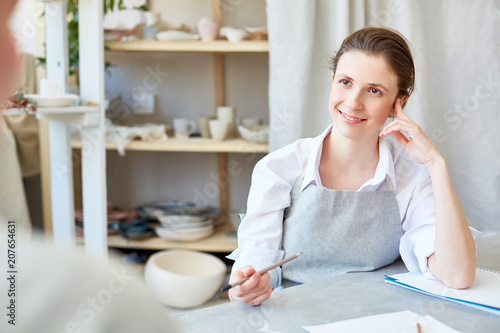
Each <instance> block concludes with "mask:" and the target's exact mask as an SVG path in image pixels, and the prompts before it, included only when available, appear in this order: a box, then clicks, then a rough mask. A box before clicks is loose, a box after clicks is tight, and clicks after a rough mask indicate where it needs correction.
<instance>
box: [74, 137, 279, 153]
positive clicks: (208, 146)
mask: <svg viewBox="0 0 500 333" xmlns="http://www.w3.org/2000/svg"><path fill="white" fill-rule="evenodd" d="M71 147H73V148H77V149H80V148H81V147H82V141H81V140H80V139H72V140H71ZM106 149H117V146H116V144H115V143H114V142H112V141H107V142H106ZM125 149H126V150H135V151H173V152H219V153H268V152H269V145H268V144H267V143H252V142H248V141H245V140H243V139H231V140H223V141H214V140H211V139H203V138H189V139H177V138H171V139H170V138H169V139H167V140H166V141H139V140H135V141H132V142H130V143H129V144H128V145H127V146H126V148H125Z"/></svg>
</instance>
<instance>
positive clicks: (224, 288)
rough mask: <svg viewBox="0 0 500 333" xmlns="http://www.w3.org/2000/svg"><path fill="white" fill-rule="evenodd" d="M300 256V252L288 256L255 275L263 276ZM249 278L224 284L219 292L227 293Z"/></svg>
mask: <svg viewBox="0 0 500 333" xmlns="http://www.w3.org/2000/svg"><path fill="white" fill-rule="evenodd" d="M301 254H302V252H300V253H297V254H294V255H293V256H290V257H288V258H285V259H283V260H281V261H280V262H277V263H275V264H274V265H271V266H269V267H266V268H264V269H261V270H260V271H258V272H257V273H259V274H264V273H266V272H268V271H270V270H271V269H273V268H276V267H278V266H281V265H283V264H285V263H287V262H289V261H290V260H293V259H295V258H298V257H299V256H300V255H301ZM249 278H250V276H247V277H244V278H243V279H240V280H238V281H236V282H233V283H228V284H226V285H225V286H224V287H222V288H221V289H220V291H228V290H229V289H231V288H233V287H236V286H239V285H240V284H242V283H243V282H245V281H246V280H248V279H249Z"/></svg>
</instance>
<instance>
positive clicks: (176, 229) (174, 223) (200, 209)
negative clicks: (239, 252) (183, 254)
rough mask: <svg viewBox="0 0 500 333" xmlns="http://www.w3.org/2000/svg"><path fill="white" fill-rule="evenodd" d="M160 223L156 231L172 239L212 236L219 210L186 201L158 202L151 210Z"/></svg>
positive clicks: (190, 239) (180, 239)
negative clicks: (214, 220) (214, 221)
mask: <svg viewBox="0 0 500 333" xmlns="http://www.w3.org/2000/svg"><path fill="white" fill-rule="evenodd" d="M150 214H152V215H154V216H155V217H156V218H157V219H158V221H159V222H160V225H159V226H157V227H156V233H157V234H158V236H160V237H161V238H165V239H167V240H171V241H195V240H198V239H202V238H205V237H208V236H210V235H211V234H212V233H213V231H214V223H213V219H214V217H215V216H217V211H216V210H214V209H213V208H212V207H210V206H199V205H196V204H195V203H192V202H186V201H168V202H161V203H156V204H155V205H154V209H153V210H150Z"/></svg>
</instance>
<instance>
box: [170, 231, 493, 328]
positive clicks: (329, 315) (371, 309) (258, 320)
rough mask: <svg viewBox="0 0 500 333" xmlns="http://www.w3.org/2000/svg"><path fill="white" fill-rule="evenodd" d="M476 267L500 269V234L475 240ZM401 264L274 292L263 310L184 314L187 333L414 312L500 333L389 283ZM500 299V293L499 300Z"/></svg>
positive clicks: (461, 310) (460, 309) (481, 316)
mask: <svg viewBox="0 0 500 333" xmlns="http://www.w3.org/2000/svg"><path fill="white" fill-rule="evenodd" d="M477 244H478V260H477V264H478V266H484V267H488V268H492V269H496V270H500V234H495V235H491V236H489V237H483V238H480V239H478V240H477ZM406 271H407V270H406V268H405V266H404V264H403V263H402V262H401V261H398V262H395V263H394V264H392V265H390V266H387V267H384V268H381V269H379V270H376V271H373V272H363V273H347V274H342V275H339V276H334V277H331V278H328V279H325V280H321V281H317V282H313V283H307V284H303V285H300V286H295V287H291V288H288V289H284V290H276V291H274V292H273V294H272V296H271V298H270V299H269V300H267V301H266V302H264V303H263V304H262V305H261V306H258V307H251V306H249V305H247V304H244V303H242V302H231V303H226V304H221V305H217V306H213V307H209V308H205V309H201V310H196V311H192V312H187V313H185V314H183V315H180V316H179V317H178V318H177V319H178V320H179V326H180V328H182V330H183V331H185V332H190V333H194V332H241V333H243V332H245V333H246V332H249V333H250V332H305V331H304V329H303V328H302V327H303V326H308V325H319V324H326V323H330V322H335V321H339V320H345V319H352V318H357V317H362V316H370V315H376V314H382V313H388V312H397V311H403V310H410V311H413V312H416V313H418V314H420V315H430V316H432V317H434V318H436V319H438V320H440V321H442V322H443V323H445V324H446V325H448V326H450V327H452V328H454V329H456V330H459V331H461V332H480V333H486V332H495V333H498V332H500V316H498V315H494V314H490V313H488V312H485V311H481V310H476V309H473V308H470V307H467V306H464V305H461V304H455V303H453V302H449V301H445V300H441V299H438V298H436V297H431V296H426V295H423V294H420V293H418V292H414V291H411V290H406V289H404V288H401V287H397V286H393V285H389V284H386V283H385V282H384V275H386V274H396V273H403V272H406ZM498 297H500V295H499V296H498Z"/></svg>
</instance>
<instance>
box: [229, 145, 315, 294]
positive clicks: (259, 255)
mask: <svg viewBox="0 0 500 333" xmlns="http://www.w3.org/2000/svg"><path fill="white" fill-rule="evenodd" d="M305 146H308V144H307V141H302V140H299V141H298V142H296V143H294V144H292V145H290V146H287V147H284V148H282V149H280V150H278V151H276V152H273V153H271V154H269V155H267V156H266V157H264V158H263V159H262V160H260V161H259V162H258V163H257V165H256V166H255V168H254V171H253V173H252V184H251V187H250V192H249V194H248V202H247V210H246V215H245V217H244V218H243V220H242V221H241V224H240V226H239V228H238V249H236V250H235V251H234V252H233V253H231V254H230V255H229V256H227V258H228V259H232V260H235V263H234V265H233V268H232V271H233V272H234V271H235V270H238V269H240V268H241V267H243V266H246V265H251V266H253V267H254V269H255V270H257V271H258V270H260V269H262V268H265V267H267V266H270V265H272V264H274V263H276V262H278V261H279V260H281V259H283V256H284V251H283V250H282V239H283V213H284V209H285V208H287V207H289V206H290V192H291V190H292V186H293V183H294V182H295V180H296V179H297V177H298V176H299V174H300V171H301V170H302V167H303V165H304V163H305V160H306V158H302V155H303V154H304V155H305V156H306V157H307V153H304V152H303V151H302V150H303V149H304V148H305ZM269 274H270V275H271V281H270V284H271V286H272V287H273V288H276V287H277V286H279V285H280V284H281V268H279V267H278V268H276V269H273V270H272V271H270V272H269Z"/></svg>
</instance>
